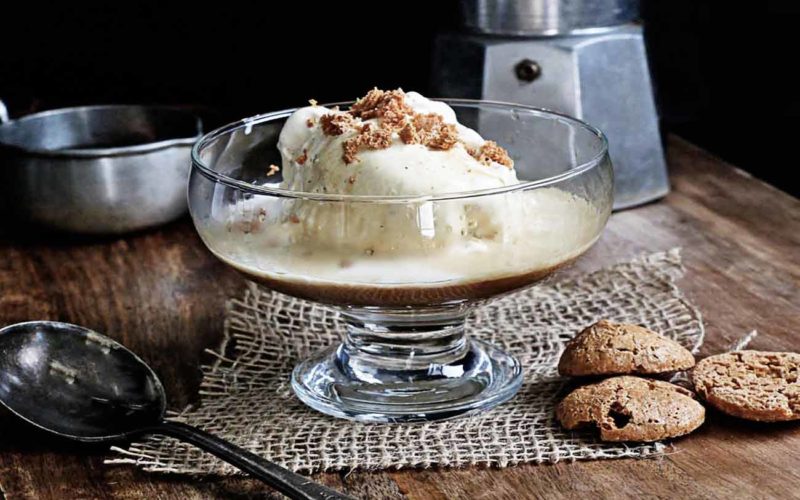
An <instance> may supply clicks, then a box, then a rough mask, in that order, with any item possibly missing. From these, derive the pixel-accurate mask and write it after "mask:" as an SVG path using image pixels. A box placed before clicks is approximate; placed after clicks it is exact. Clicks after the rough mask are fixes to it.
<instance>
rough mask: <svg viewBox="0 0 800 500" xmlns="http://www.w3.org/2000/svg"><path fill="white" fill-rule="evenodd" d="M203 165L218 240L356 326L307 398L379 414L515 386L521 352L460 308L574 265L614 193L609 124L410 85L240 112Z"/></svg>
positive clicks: (436, 415) (241, 263)
mask: <svg viewBox="0 0 800 500" xmlns="http://www.w3.org/2000/svg"><path fill="white" fill-rule="evenodd" d="M484 137H485V138H487V139H493V140H494V141H497V142H493V141H490V140H484ZM503 146H504V147H505V148H507V150H506V149H504V147H503ZM192 165H193V167H192V172H191V176H190V183H189V206H190V211H191V214H192V219H193V221H194V224H195V226H196V228H197V231H198V233H199V234H200V236H201V238H202V239H203V241H204V242H205V244H206V245H207V247H208V248H209V250H211V252H213V253H214V254H215V255H216V256H217V257H218V258H219V259H221V260H222V261H223V262H225V263H227V264H228V265H230V266H231V267H233V268H235V269H236V270H238V271H240V272H241V273H243V274H244V275H245V276H246V277H247V278H249V279H251V280H253V281H256V282H258V283H260V284H262V285H264V286H266V287H268V288H270V289H272V290H275V291H278V292H281V293H284V294H288V295H292V296H295V297H299V298H302V299H306V300H310V301H316V302H319V303H322V304H324V305H326V306H329V307H332V308H334V309H336V310H338V311H339V313H340V314H341V317H342V318H343V320H344V321H345V324H346V328H345V329H344V331H343V332H342V335H343V341H342V343H341V344H339V345H337V346H332V347H330V348H328V349H326V350H324V351H322V352H318V353H316V354H315V355H313V356H312V357H311V358H309V359H306V360H303V361H301V362H300V363H299V364H298V365H297V366H296V367H295V369H294V372H293V375H292V386H293V389H294V391H295V393H296V394H297V396H298V397H299V398H300V399H301V400H302V401H303V402H304V403H306V404H307V405H309V406H311V407H312V408H315V409H317V410H319V411H321V412H323V413H327V414H329V415H333V416H337V417H344V418H350V419H355V420H359V421H367V422H405V421H427V420H437V419H443V418H452V417H456V416H461V415H468V414H474V413H478V412H481V411H486V410H488V409H490V408H492V407H494V406H496V405H498V404H500V403H502V402H504V401H507V400H508V399H510V398H511V397H513V396H514V394H515V393H516V391H517V390H518V389H519V387H520V384H521V382H522V368H521V367H520V364H519V363H518V361H517V360H516V359H514V357H512V356H511V355H509V354H508V353H505V352H503V351H502V350H501V349H499V348H497V347H495V346H493V345H491V344H488V343H485V342H482V341H478V340H474V339H470V338H469V337H468V336H467V335H466V334H465V328H464V324H465V319H466V318H467V316H468V315H469V314H470V311H471V310H472V309H473V308H474V307H476V306H478V305H480V304H481V303H483V302H485V301H487V300H490V299H492V298H494V297H497V296H499V295H502V294H506V293H509V292H511V291H514V290H519V289H522V288H524V287H527V286H530V285H532V284H534V283H536V282H537V281H539V280H541V279H543V278H544V277H546V276H548V275H550V274H551V273H553V272H554V271H556V270H557V269H559V268H561V267H563V266H565V265H567V264H569V263H571V262H573V261H574V260H575V259H577V258H578V257H579V256H580V255H581V254H582V253H584V252H585V251H586V250H587V249H588V248H589V247H590V246H591V245H592V244H593V243H594V242H595V241H596V240H597V238H598V237H599V235H600V232H601V230H602V228H603V227H604V225H605V223H606V220H607V219H608V216H609V214H610V211H611V205H612V185H613V182H612V181H613V179H612V177H613V175H612V168H611V164H610V161H609V158H608V151H607V143H606V140H605V138H604V136H603V135H602V133H600V132H599V131H598V130H597V129H595V128H593V127H591V126H589V125H587V124H585V123H582V122H580V121H578V120H576V119H574V118H570V117H567V116H563V115H559V114H556V113H552V112H547V111H543V110H539V109H535V108H530V107H526V106H521V105H512V104H503V103H493V102H484V101H481V102H478V101H468V100H446V101H432V100H427V99H425V98H423V97H422V96H419V95H418V94H414V93H408V94H404V93H402V91H394V92H385V93H384V92H382V91H377V90H375V91H373V92H370V94H368V95H367V96H366V97H365V98H363V99H360V100H358V101H356V102H355V103H342V104H340V105H339V107H338V108H326V107H323V106H317V105H315V104H314V105H312V106H309V107H306V108H301V109H299V110H286V111H278V112H274V113H268V114H264V115H259V116H256V117H252V118H248V119H245V120H242V121H240V122H236V123H232V124H230V125H227V126H225V127H222V128H220V129H218V130H215V131H213V132H211V133H209V134H207V135H206V136H204V137H203V138H202V139H201V140H200V141H199V142H198V143H197V144H196V145H195V146H194V149H193V152H192Z"/></svg>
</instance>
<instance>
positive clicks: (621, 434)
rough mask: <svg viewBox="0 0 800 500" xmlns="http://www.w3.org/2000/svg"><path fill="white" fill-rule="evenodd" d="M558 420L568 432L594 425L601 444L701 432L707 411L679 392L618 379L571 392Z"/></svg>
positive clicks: (666, 386) (685, 392) (670, 386)
mask: <svg viewBox="0 0 800 500" xmlns="http://www.w3.org/2000/svg"><path fill="white" fill-rule="evenodd" d="M556 418H558V421H559V422H560V423H561V425H562V426H563V427H564V428H566V429H578V428H581V427H588V426H595V427H596V428H597V429H598V430H599V431H600V439H602V440H603V441H658V440H660V439H665V438H672V437H677V436H682V435H684V434H688V433H690V432H692V431H693V430H695V429H697V428H698V427H700V425H701V424H702V423H703V421H704V419H705V408H703V405H701V404H700V403H699V402H697V401H696V400H695V399H694V398H693V394H692V392H691V391H689V390H687V389H684V388H683V387H679V386H677V385H674V384H670V383H668V382H662V381H660V380H649V379H645V378H640V377H631V376H621V377H612V378H608V379H606V380H603V381H602V382H598V383H595V384H589V385H585V386H582V387H579V388H577V389H575V390H574V391H572V392H571V393H570V394H569V395H567V397H566V398H564V400H563V401H561V403H559V405H558V407H557V408H556Z"/></svg>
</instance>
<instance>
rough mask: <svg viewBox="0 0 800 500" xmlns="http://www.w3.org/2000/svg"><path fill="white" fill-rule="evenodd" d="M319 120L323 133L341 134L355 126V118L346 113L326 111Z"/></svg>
mask: <svg viewBox="0 0 800 500" xmlns="http://www.w3.org/2000/svg"><path fill="white" fill-rule="evenodd" d="M319 122H320V124H321V125H322V133H323V134H325V135H342V134H343V133H345V132H347V131H350V130H352V129H353V128H355V126H356V120H355V118H353V115H350V114H348V113H328V114H326V115H322V117H321V118H320V119H319Z"/></svg>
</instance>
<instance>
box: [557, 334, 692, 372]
mask: <svg viewBox="0 0 800 500" xmlns="http://www.w3.org/2000/svg"><path fill="white" fill-rule="evenodd" d="M694 364H695V361H694V356H693V355H692V353H691V352H689V351H688V350H687V349H686V348H684V347H683V346H681V345H680V344H678V343H677V342H675V341H674V340H671V339H668V338H666V337H663V336H661V335H659V334H657V333H655V332H653V331H651V330H648V329H647V328H644V327H641V326H638V325H632V324H627V323H614V322H611V321H608V320H600V321H598V322H597V323H595V324H593V325H592V326H590V327H588V328H586V329H585V330H583V331H582V332H580V333H579V334H578V335H577V336H576V337H575V338H574V339H572V340H570V341H569V342H568V343H567V346H566V348H565V350H564V353H563V354H562V355H561V359H560V360H559V363H558V372H559V373H560V374H562V375H570V376H583V375H622V374H642V375H645V374H659V373H669V372H675V371H681V370H687V369H689V368H691V367H693V366H694Z"/></svg>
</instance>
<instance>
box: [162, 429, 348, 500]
mask: <svg viewBox="0 0 800 500" xmlns="http://www.w3.org/2000/svg"><path fill="white" fill-rule="evenodd" d="M148 432H151V433H154V434H164V435H167V436H171V437H174V438H177V439H180V440H181V441H185V442H187V443H191V444H193V445H195V446H197V447H198V448H201V449H203V450H205V451H207V452H209V453H211V454H213V455H216V456H217V457H218V458H221V459H222V460H224V461H226V462H228V463H229V464H231V465H233V466H235V467H237V468H239V469H241V470H242V471H244V472H246V473H248V474H250V475H251V476H253V477H255V478H257V479H260V480H261V481H263V482H265V483H267V484H268V485H270V486H272V487H273V488H275V489H276V490H278V491H280V492H281V493H283V494H284V495H286V496H288V497H289V498H293V499H297V500H321V499H323V500H327V499H330V500H335V499H342V500H344V499H348V500H353V499H352V497H348V496H346V495H343V494H341V493H339V492H337V491H334V490H332V489H330V488H327V487H325V486H323V485H321V484H318V483H315V482H313V481H311V480H310V479H308V478H306V477H303V476H301V475H299V474H295V473H294V472H292V471H290V470H288V469H284V468H283V467H281V466H279V465H276V464H274V463H272V462H269V461H267V460H265V459H263V458H261V457H259V456H258V455H256V454H254V453H250V452H249V451H247V450H244V449H242V448H240V447H238V446H236V445H234V444H232V443H229V442H228V441H225V440H224V439H220V438H218V437H216V436H214V435H211V434H209V433H207V432H205V431H202V430H200V429H198V428H196V427H192V426H191V425H187V424H184V423H181V422H173V421H168V420H164V421H163V422H161V424H159V425H158V426H157V427H154V428H152V429H148Z"/></svg>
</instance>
